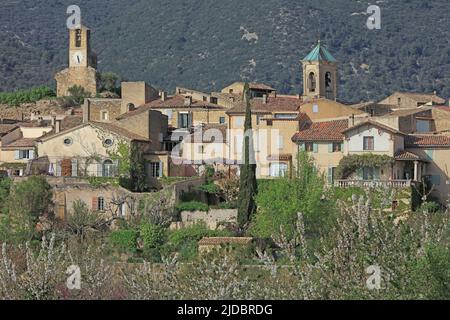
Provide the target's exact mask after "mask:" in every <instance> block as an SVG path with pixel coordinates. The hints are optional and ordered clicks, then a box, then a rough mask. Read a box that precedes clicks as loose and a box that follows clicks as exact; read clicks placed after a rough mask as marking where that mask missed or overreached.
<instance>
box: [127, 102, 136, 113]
mask: <svg viewBox="0 0 450 320" xmlns="http://www.w3.org/2000/svg"><path fill="white" fill-rule="evenodd" d="M127 108H128V111H133V110H134V108H135V105H134V104H133V103H129V104H128V105H127Z"/></svg>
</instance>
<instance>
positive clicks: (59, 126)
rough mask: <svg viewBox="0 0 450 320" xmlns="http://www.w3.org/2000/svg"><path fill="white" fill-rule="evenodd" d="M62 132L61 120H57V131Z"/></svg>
mask: <svg viewBox="0 0 450 320" xmlns="http://www.w3.org/2000/svg"><path fill="white" fill-rule="evenodd" d="M60 132H61V120H55V133H60Z"/></svg>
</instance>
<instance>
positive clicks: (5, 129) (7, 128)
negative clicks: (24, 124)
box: [0, 124, 19, 135]
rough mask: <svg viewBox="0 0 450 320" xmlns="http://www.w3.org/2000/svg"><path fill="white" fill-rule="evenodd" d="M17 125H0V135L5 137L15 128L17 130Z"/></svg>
mask: <svg viewBox="0 0 450 320" xmlns="http://www.w3.org/2000/svg"><path fill="white" fill-rule="evenodd" d="M18 126H19V125H17V124H0V135H5V134H7V133H9V132H11V131H12V130H14V129H15V128H17V127H18Z"/></svg>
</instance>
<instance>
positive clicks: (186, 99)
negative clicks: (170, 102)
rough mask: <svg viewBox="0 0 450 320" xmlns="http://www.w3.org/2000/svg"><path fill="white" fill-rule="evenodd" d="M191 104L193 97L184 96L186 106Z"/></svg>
mask: <svg viewBox="0 0 450 320" xmlns="http://www.w3.org/2000/svg"><path fill="white" fill-rule="evenodd" d="M191 104H192V97H191V96H187V97H184V106H185V107H190V106H191Z"/></svg>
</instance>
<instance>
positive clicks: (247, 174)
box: [238, 83, 258, 230]
mask: <svg viewBox="0 0 450 320" xmlns="http://www.w3.org/2000/svg"><path fill="white" fill-rule="evenodd" d="M249 91H250V90H249V85H248V83H246V84H245V87H244V103H245V104H246V111H245V126H244V131H245V134H244V150H243V156H244V164H242V165H241V168H240V169H241V170H240V171H241V175H240V184H239V199H238V224H239V227H240V228H241V229H242V230H245V229H247V227H248V225H249V222H250V220H251V218H252V216H253V214H254V213H255V212H256V203H255V196H256V194H257V192H258V190H257V183H256V161H255V155H254V148H253V132H252V113H251V110H250V96H249V95H250V92H249Z"/></svg>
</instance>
